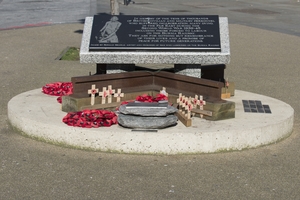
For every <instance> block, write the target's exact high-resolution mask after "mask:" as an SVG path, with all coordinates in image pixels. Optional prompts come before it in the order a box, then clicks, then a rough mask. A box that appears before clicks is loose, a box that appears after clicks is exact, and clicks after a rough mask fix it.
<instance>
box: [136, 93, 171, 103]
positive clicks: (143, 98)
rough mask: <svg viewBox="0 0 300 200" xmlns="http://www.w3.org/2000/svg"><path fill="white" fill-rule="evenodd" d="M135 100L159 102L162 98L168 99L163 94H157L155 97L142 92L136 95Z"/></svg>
mask: <svg viewBox="0 0 300 200" xmlns="http://www.w3.org/2000/svg"><path fill="white" fill-rule="evenodd" d="M135 100H136V101H140V102H159V101H163V100H168V97H167V96H166V95H164V94H157V95H156V97H153V96H150V95H147V94H143V95H141V96H137V97H136V99H135Z"/></svg>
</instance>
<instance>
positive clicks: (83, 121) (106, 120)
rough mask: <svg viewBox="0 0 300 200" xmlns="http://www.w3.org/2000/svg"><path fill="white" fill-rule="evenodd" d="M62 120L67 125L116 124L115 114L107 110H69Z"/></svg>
mask: <svg viewBox="0 0 300 200" xmlns="http://www.w3.org/2000/svg"><path fill="white" fill-rule="evenodd" d="M62 121H63V122H64V123H65V124H67V125H69V126H75V127H82V128H98V127H101V126H104V127H109V126H112V125H114V124H117V115H116V114H115V113H114V112H112V111H107V110H83V111H80V112H69V113H68V114H67V115H66V116H65V117H64V118H63V119H62Z"/></svg>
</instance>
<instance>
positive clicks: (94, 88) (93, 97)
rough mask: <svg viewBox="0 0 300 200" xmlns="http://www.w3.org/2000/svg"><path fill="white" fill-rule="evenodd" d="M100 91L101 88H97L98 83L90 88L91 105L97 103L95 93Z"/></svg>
mask: <svg viewBox="0 0 300 200" xmlns="http://www.w3.org/2000/svg"><path fill="white" fill-rule="evenodd" d="M98 92H99V89H98V88H96V85H92V88H91V89H89V90H88V94H90V95H91V105H92V106H93V105H94V104H95V94H97V93H98Z"/></svg>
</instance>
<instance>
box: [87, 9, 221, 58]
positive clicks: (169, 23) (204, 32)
mask: <svg viewBox="0 0 300 200" xmlns="http://www.w3.org/2000/svg"><path fill="white" fill-rule="evenodd" d="M89 49H90V51H101V50H122V51H135V50H151V51H162V50H163V51H164V50H168V51H216V52H219V51H221V41H220V28H219V16H217V15H191V16H182V15H180V16H178V15H171V16H169V15H167V16H164V15H161V16H157V15H145V16H140V15H119V16H111V15H95V16H94V21H93V26H92V32H91V38H90V45H89Z"/></svg>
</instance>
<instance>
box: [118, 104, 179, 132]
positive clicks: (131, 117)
mask: <svg viewBox="0 0 300 200" xmlns="http://www.w3.org/2000/svg"><path fill="white" fill-rule="evenodd" d="M139 104H141V103H131V104H130V105H129V104H128V105H121V106H120V108H119V111H120V113H121V114H119V115H118V123H119V125H121V126H123V127H126V128H132V129H136V128H139V129H162V128H167V127H170V126H175V125H176V124H177V120H178V118H177V116H175V115H174V113H176V112H177V109H176V108H175V107H173V106H170V105H165V106H164V105H159V104H158V103H142V106H140V105H139Z"/></svg>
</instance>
